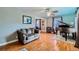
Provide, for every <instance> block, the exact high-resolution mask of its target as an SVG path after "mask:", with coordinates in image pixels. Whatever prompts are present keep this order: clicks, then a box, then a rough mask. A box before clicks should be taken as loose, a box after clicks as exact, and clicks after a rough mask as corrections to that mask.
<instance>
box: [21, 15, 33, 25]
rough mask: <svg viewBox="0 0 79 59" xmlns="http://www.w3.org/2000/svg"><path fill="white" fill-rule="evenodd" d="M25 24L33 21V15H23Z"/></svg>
mask: <svg viewBox="0 0 79 59" xmlns="http://www.w3.org/2000/svg"><path fill="white" fill-rule="evenodd" d="M22 19H23V24H31V23H32V17H31V16H25V15H23V16H22Z"/></svg>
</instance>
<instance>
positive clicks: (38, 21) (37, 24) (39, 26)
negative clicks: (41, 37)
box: [35, 19, 41, 30]
mask: <svg viewBox="0 0 79 59" xmlns="http://www.w3.org/2000/svg"><path fill="white" fill-rule="evenodd" d="M35 23H36V24H35V27H36V28H37V29H39V30H41V19H36V22H35Z"/></svg>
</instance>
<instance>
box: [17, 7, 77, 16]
mask: <svg viewBox="0 0 79 59" xmlns="http://www.w3.org/2000/svg"><path fill="white" fill-rule="evenodd" d="M45 8H48V7H18V8H17V9H19V10H22V11H23V12H26V13H29V14H33V15H36V16H39V17H47V14H46V12H44V10H45ZM49 8H50V9H51V11H54V10H57V11H58V13H56V14H55V15H56V16H62V15H67V14H74V13H75V10H76V7H49Z"/></svg>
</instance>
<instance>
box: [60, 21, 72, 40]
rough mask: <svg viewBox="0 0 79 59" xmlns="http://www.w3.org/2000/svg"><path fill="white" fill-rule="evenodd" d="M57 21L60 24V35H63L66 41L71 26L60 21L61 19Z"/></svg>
mask: <svg viewBox="0 0 79 59" xmlns="http://www.w3.org/2000/svg"><path fill="white" fill-rule="evenodd" d="M59 22H60V23H61V25H59V31H60V35H62V36H63V37H65V40H66V41H67V38H68V36H69V28H71V27H72V26H71V25H69V24H67V23H65V22H61V21H59ZM73 35H74V34H73Z"/></svg>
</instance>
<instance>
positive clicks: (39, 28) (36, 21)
mask: <svg viewBox="0 0 79 59" xmlns="http://www.w3.org/2000/svg"><path fill="white" fill-rule="evenodd" d="M38 20H40V28H39V30H41V19H36V21H35V27H36V23H37V21H38Z"/></svg>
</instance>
